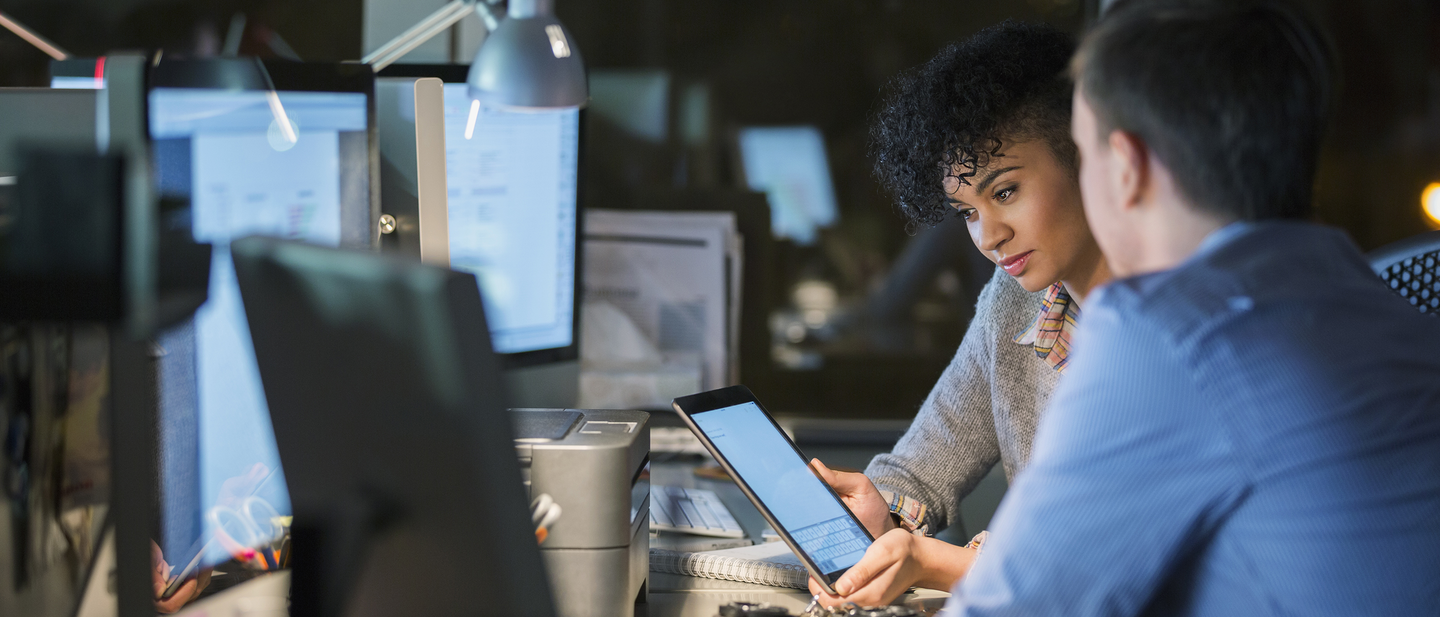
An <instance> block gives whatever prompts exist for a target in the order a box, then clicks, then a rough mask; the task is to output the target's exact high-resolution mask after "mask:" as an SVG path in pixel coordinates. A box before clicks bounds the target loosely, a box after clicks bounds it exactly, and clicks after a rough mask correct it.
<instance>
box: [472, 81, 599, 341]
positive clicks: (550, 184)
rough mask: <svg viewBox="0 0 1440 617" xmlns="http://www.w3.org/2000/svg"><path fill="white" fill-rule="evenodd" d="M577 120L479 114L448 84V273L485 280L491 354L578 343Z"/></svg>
mask: <svg viewBox="0 0 1440 617" xmlns="http://www.w3.org/2000/svg"><path fill="white" fill-rule="evenodd" d="M579 144H580V111H579V110H576V109H567V110H556V111H537V112H506V111H499V110H493V109H487V108H483V107H481V106H480V105H479V103H478V102H477V101H473V100H471V98H470V95H469V94H468V92H467V90H466V85H465V84H463V83H447V84H445V172H446V183H447V186H448V193H447V195H446V197H447V202H448V208H449V228H450V266H451V267H452V268H454V269H456V270H461V271H464V272H471V273H474V274H475V275H476V276H477V277H478V278H479V279H480V289H481V295H482V296H483V297H484V299H485V314H486V317H487V319H488V320H489V322H490V336H491V340H492V342H493V344H494V346H495V351H497V352H499V353H503V354H517V353H523V352H530V351H537V350H542V349H556V348H565V347H571V346H572V345H574V343H575V235H576V224H577V223H576V194H575V191H576V179H577V173H578V172H577V164H578V157H579Z"/></svg>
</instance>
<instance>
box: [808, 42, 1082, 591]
mask: <svg viewBox="0 0 1440 617" xmlns="http://www.w3.org/2000/svg"><path fill="white" fill-rule="evenodd" d="M1074 48H1075V43H1074V41H1073V39H1072V38H1071V37H1070V36H1069V35H1067V34H1065V33H1062V32H1059V31H1057V30H1054V29H1052V28H1049V27H1046V26H1039V25H1031V24H1022V23H1016V22H1005V23H1002V24H1000V25H998V26H995V27H992V28H989V29H986V30H984V31H982V32H980V33H978V34H976V35H975V36H973V37H971V38H969V39H967V40H965V41H962V42H960V43H957V44H954V45H951V46H950V47H948V48H946V49H945V50H943V51H941V52H940V54H939V55H938V56H936V57H935V58H934V59H932V60H930V61H929V62H928V63H926V64H924V65H922V66H920V67H917V68H915V69H912V70H910V71H908V72H906V73H905V74H903V75H902V76H901V77H899V78H898V79H897V80H896V81H895V82H894V83H893V84H892V86H891V89H890V92H889V94H888V95H887V97H886V100H885V103H884V105H883V106H882V107H881V109H880V111H879V113H878V115H877V117H876V119H875V122H874V127H873V130H872V137H873V145H872V154H873V156H874V158H875V161H876V163H875V165H876V172H877V175H878V176H879V178H880V180H881V182H882V183H883V184H884V185H886V188H888V189H889V190H890V191H891V192H892V193H894V194H895V197H896V199H897V202H898V203H899V206H900V209H901V211H902V212H903V213H904V214H905V215H906V217H907V218H908V219H909V221H910V225H911V226H916V225H933V224H935V223H938V222H940V221H941V220H943V218H944V217H945V216H949V215H957V216H960V217H961V218H963V219H964V220H965V224H966V226H967V227H968V229H969V232H970V238H971V239H972V240H973V241H974V242H975V246H976V247H978V248H979V249H980V251H981V252H982V253H984V254H985V256H986V257H988V258H989V259H990V260H991V261H993V262H995V263H996V265H998V266H999V268H997V269H996V272H995V276H994V277H993V278H992V279H991V280H990V282H989V283H988V284H987V285H986V286H985V289H984V290H982V291H981V293H980V300H979V302H978V304H977V306H976V312H975V318H974V320H973V321H972V322H971V323H970V329H969V331H968V332H966V334H965V339H964V340H963V342H962V343H961V344H960V349H959V351H958V352H957V353H956V355H955V359H954V360H953V361H952V362H951V363H950V366H949V367H948V368H947V369H946V370H945V373H944V374H943V375H942V376H941V378H940V382H939V383H938V384H936V386H935V388H934V390H932V391H931V393H930V396H929V397H928V398H927V399H926V401H925V404H924V405H923V406H922V407H921V409H920V412H919V414H918V415H917V416H916V418H915V422H914V424H912V425H911V427H910V430H909V431H907V432H906V434H905V436H904V437H903V438H901V440H900V442H899V443H898V444H896V446H895V449H894V450H893V451H892V452H890V453H888V454H882V455H880V456H878V457H876V458H875V460H873V461H872V462H871V463H870V466H869V468H868V469H866V471H865V473H864V474H863V475H862V474H858V473H838V472H833V471H830V470H828V469H826V468H825V467H824V466H823V465H820V464H819V461H815V462H816V463H817V465H816V466H817V468H819V469H820V473H821V475H822V476H823V477H824V478H825V480H826V481H827V482H829V483H830V484H831V486H833V487H834V488H835V489H836V492H838V493H839V494H840V495H841V497H842V498H843V499H844V500H845V502H846V504H847V505H849V506H850V508H851V510H852V511H854V512H855V514H856V516H857V517H859V518H860V520H861V522H862V523H863V524H864V525H865V526H866V528H867V529H869V530H870V532H871V533H872V534H873V535H875V537H876V542H875V544H874V545H873V546H872V547H871V548H870V550H869V551H867V552H866V555H865V558H864V559H862V560H861V562H860V563H858V564H856V566H855V567H853V568H851V570H850V572H848V573H847V574H846V575H845V576H843V577H841V578H840V580H839V581H837V582H836V584H835V589H836V591H838V592H839V593H840V596H839V597H835V596H829V595H828V594H825V593H824V592H823V591H822V590H821V589H820V588H819V587H818V586H817V585H816V584H815V583H814V582H813V581H812V582H811V584H810V586H811V590H812V592H814V593H816V594H817V595H819V596H820V599H821V602H822V603H824V604H825V605H827V606H832V605H836V604H840V603H842V602H856V603H858V604H861V605H879V604H884V603H887V602H889V601H891V600H893V599H894V598H895V597H897V596H899V595H900V594H901V593H903V592H904V591H905V590H906V589H907V588H909V587H911V586H921V587H929V588H935V589H949V588H950V587H951V586H953V585H954V584H955V582H956V581H958V580H959V579H960V578H961V577H963V576H964V574H965V572H967V571H968V570H969V567H970V564H971V562H972V561H973V560H974V559H975V557H976V555H977V554H978V553H979V550H980V548H981V545H982V544H983V541H984V540H983V538H984V534H983V533H982V534H981V535H980V536H977V538H976V540H975V541H972V542H971V543H970V545H969V546H966V547H958V546H954V545H951V544H947V543H945V542H943V541H940V540H936V539H934V538H931V537H928V535H929V532H931V531H935V530H938V529H940V528H943V527H944V526H945V525H946V524H947V523H948V522H950V521H951V520H953V519H954V518H956V517H957V516H958V512H959V502H960V499H961V498H962V497H963V496H964V495H965V494H967V493H969V492H970V491H971V490H972V489H973V488H974V487H975V485H976V484H977V483H978V482H979V481H980V479H981V478H983V477H984V476H985V474H986V473H987V472H989V470H990V468H991V467H993V466H994V464H995V463H996V462H999V463H1001V464H1002V465H1003V466H1004V470H1005V476H1006V478H1007V479H1013V478H1014V476H1015V474H1016V473H1018V472H1019V471H1020V470H1021V469H1022V468H1023V467H1024V466H1025V463H1026V461H1027V460H1028V459H1029V456H1030V444H1031V442H1032V439H1033V437H1034V434H1035V426H1036V423H1037V422H1038V419H1039V416H1040V413H1041V411H1042V410H1043V409H1044V408H1045V405H1046V403H1047V402H1048V401H1049V399H1050V393H1051V391H1053V390H1054V388H1055V384H1056V380H1057V379H1058V378H1059V376H1060V374H1061V373H1063V372H1064V370H1065V366H1066V362H1067V355H1068V353H1069V344H1070V337H1071V335H1072V333H1073V330H1074V328H1075V325H1076V321H1077V319H1078V318H1079V315H1080V304H1081V302H1083V300H1084V298H1085V296H1086V295H1087V294H1088V293H1090V290H1092V289H1094V288H1095V287H1096V286H1097V285H1100V284H1102V283H1104V282H1105V281H1106V280H1108V279H1109V278H1110V272H1109V270H1108V269H1107V268H1106V266H1105V260H1104V257H1103V256H1102V255H1101V253H1100V248H1099V246H1098V245H1096V243H1095V239H1094V238H1093V237H1092V236H1091V234H1090V229H1089V227H1088V226H1087V225H1086V222H1085V213H1084V210H1083V209H1082V207H1081V201H1080V187H1079V181H1078V163H1077V160H1076V151H1075V144H1074V143H1073V142H1072V141H1071V139H1070V105H1071V85H1070V83H1069V80H1068V79H1067V78H1066V76H1065V69H1066V66H1067V63H1068V62H1069V60H1070V56H1071V55H1072V53H1073V52H1074Z"/></svg>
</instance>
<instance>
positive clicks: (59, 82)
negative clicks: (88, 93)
mask: <svg viewBox="0 0 1440 617" xmlns="http://www.w3.org/2000/svg"><path fill="white" fill-rule="evenodd" d="M50 87H51V88H55V89H59V90H99V89H101V88H104V87H105V58H104V57H100V58H74V57H71V58H66V59H64V60H51V61H50Z"/></svg>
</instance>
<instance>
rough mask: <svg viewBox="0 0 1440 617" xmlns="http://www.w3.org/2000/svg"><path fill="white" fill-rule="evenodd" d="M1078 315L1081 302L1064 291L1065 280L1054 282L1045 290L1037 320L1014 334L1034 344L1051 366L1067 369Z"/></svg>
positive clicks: (1020, 339)
mask: <svg viewBox="0 0 1440 617" xmlns="http://www.w3.org/2000/svg"><path fill="white" fill-rule="evenodd" d="M1079 317H1080V305H1079V304H1078V303H1076V302H1075V300H1074V298H1071V297H1070V294H1069V292H1066V291H1065V284H1064V283H1055V284H1054V285H1051V286H1050V289H1048V290H1046V292H1045V299H1044V300H1041V302H1040V314H1039V315H1037V316H1036V317H1035V322H1034V323H1032V324H1030V327H1029V328H1026V329H1025V331H1024V332H1021V333H1020V334H1017V335H1015V339H1014V340H1015V342H1016V343H1020V344H1022V345H1033V346H1034V347H1035V355H1036V356H1038V357H1039V358H1040V359H1041V360H1044V361H1045V363H1046V364H1049V365H1050V367H1051V368H1053V369H1055V370H1056V371H1059V372H1061V373H1064V372H1065V365H1066V364H1067V363H1068V362H1069V359H1070V358H1069V356H1070V340H1071V338H1072V337H1073V335H1074V333H1075V321H1076V319H1078V318H1079Z"/></svg>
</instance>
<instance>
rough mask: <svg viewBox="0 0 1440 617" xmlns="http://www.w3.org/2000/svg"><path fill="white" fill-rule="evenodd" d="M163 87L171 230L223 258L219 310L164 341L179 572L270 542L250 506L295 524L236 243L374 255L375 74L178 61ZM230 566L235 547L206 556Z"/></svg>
mask: <svg viewBox="0 0 1440 617" xmlns="http://www.w3.org/2000/svg"><path fill="white" fill-rule="evenodd" d="M272 84H273V85H272ZM150 88H151V89H150V92H149V97H148V98H149V120H150V122H149V130H150V137H151V139H152V148H151V152H152V158H153V165H152V166H153V170H154V175H155V183H156V189H157V191H158V193H159V195H160V197H161V199H162V203H171V204H174V203H180V204H188V208H183V207H180V208H172V209H170V210H168V211H166V212H165V213H164V214H163V216H162V221H161V222H162V225H163V226H165V227H167V228H172V229H175V228H178V229H189V230H190V231H191V232H192V233H193V236H194V238H195V240H196V241H198V242H207V243H211V244H213V245H214V254H213V259H212V267H211V272H210V288H209V299H208V300H207V301H206V302H205V304H204V305H203V306H201V307H200V309H199V310H198V311H196V313H195V315H194V317H193V319H190V320H188V321H186V322H184V323H182V324H181V325H179V326H176V327H173V328H170V329H168V330H166V331H165V332H163V333H162V334H161V336H160V337H159V340H158V343H159V346H160V348H161V350H162V354H163V355H162V357H161V358H160V360H159V376H158V381H159V401H160V436H159V439H160V452H159V461H158V469H159V472H160V478H159V486H160V491H161V502H160V507H161V510H162V512H161V522H162V533H161V535H162V539H161V547H162V550H163V551H164V554H165V555H166V561H167V562H169V563H171V564H172V565H177V564H184V563H188V561H187V558H188V557H187V556H188V555H189V554H190V552H191V551H193V550H195V549H197V544H196V542H197V540H199V541H200V544H202V545H203V544H204V543H205V541H206V540H207V539H212V538H216V537H217V536H216V534H215V533H214V532H215V531H216V530H217V529H227V531H228V535H229V536H230V539H233V540H235V541H236V542H239V543H241V544H248V543H251V542H258V541H263V540H265V538H259V537H256V538H250V539H247V538H246V536H247V535H248V536H259V535H264V534H255V533H248V534H247V533H246V531H247V530H246V529H243V528H244V527H246V525H244V524H240V525H239V526H240V527H241V528H242V529H240V530H239V531H237V530H235V529H228V527H227V526H230V525H234V524H236V523H234V522H233V520H232V519H233V518H234V517H232V516H230V514H231V512H232V511H241V512H243V511H244V509H243V508H240V507H239V505H240V503H239V502H241V501H245V500H248V499H249V498H250V497H252V496H253V497H256V498H258V499H260V500H263V501H264V502H266V503H267V504H268V505H269V506H270V507H271V508H273V509H274V510H275V511H276V512H277V513H278V514H280V515H284V514H288V511H289V508H290V505H289V497H288V492H287V490H286V483H285V478H284V475H283V473H281V470H280V458H279V455H278V453H277V451H276V447H275V441H274V435H273V432H272V429H271V420H270V414H269V413H268V409H267V402H266V396H265V392H264V390H263V388H262V387H261V381H260V374H259V370H258V368H257V367H256V364H255V355H254V351H253V348H252V347H251V342H250V334H249V329H248V326H247V324H246V320H245V312H244V308H243V306H242V304H241V300H240V295H239V289H238V287H237V286H236V283H235V273H234V269H233V267H232V263H231V259H230V253H229V250H228V246H229V243H230V241H231V240H233V239H235V238H239V237H241V236H247V235H254V234H264V235H273V236H279V237H286V238H294V239H298V240H304V241H306V242H313V243H317V244H323V245H329V246H351V247H371V246H373V242H374V240H373V237H374V233H375V232H374V231H373V230H374V229H375V224H374V222H373V221H374V217H375V216H376V215H375V211H376V209H377V205H376V203H375V195H374V191H372V188H371V187H372V181H373V178H374V177H375V174H374V173H373V168H374V165H375V157H374V154H373V153H374V148H373V144H374V143H375V134H374V129H373V127H374V122H373V106H372V99H373V94H374V75H373V73H372V72H371V70H370V69H369V67H366V66H363V65H348V64H318V63H317V64H311V63H304V64H302V63H293V62H269V61H266V62H259V61H257V60H254V59H248V58H231V59H208V60H162V61H161V62H160V63H159V64H158V65H156V66H155V67H154V68H153V69H152V70H151V75H150ZM272 88H273V89H272ZM250 503H252V504H253V501H252V502H250ZM257 507H259V506H257ZM227 508H228V510H227ZM256 516H258V515H256ZM262 518H263V517H262ZM252 522H254V523H256V526H259V527H262V528H265V525H264V523H265V522H267V521H252ZM248 531H250V532H253V531H254V530H253V529H250V530H248ZM237 534H239V537H237ZM230 558H231V554H230V551H227V550H226V549H225V547H224V546H223V543H220V542H210V545H209V548H208V549H206V550H205V552H204V556H203V560H204V562H205V563H216V562H220V561H225V560H228V559H230ZM177 567H178V565H177Z"/></svg>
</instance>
